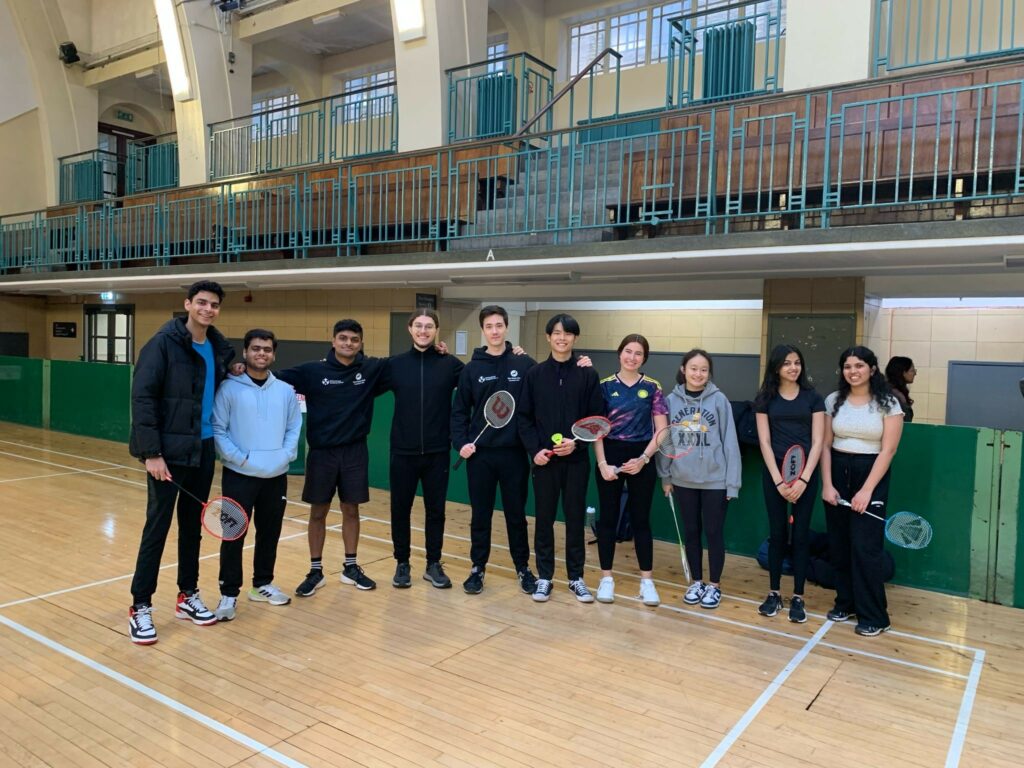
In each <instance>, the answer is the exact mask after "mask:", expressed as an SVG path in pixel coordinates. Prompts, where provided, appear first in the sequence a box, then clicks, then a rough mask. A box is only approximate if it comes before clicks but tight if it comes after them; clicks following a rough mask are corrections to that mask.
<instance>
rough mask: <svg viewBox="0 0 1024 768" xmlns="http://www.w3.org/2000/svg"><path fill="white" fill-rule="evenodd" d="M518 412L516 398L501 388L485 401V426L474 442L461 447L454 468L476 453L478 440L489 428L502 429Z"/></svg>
mask: <svg viewBox="0 0 1024 768" xmlns="http://www.w3.org/2000/svg"><path fill="white" fill-rule="evenodd" d="M515 412H516V399H515V398H514V397H512V394H511V393H510V392H506V391H505V390H504V389H500V390H498V391H497V392H495V393H494V394H493V395H491V396H490V397H488V398H487V400H485V401H484V407H483V416H484V428H483V429H481V430H480V434H478V435H477V436H476V438H475V439H474V440H473V442H472V443H467V444H466V445H464V446H462V447H461V448H460V449H459V458H458V460H457V461H456V462H455V466H453V467H452V469H458V468H459V467H461V466H462V462H464V461H465V460H466V459H468V458H469V457H470V456H472V455H473V454H474V453H476V442H477V440H479V439H480V438H481V437H483V434H484V432H486V431H487V430H488V428H491V427H493V428H494V429H502V428H504V427H505V426H507V425H508V423H509V422H510V421H512V416H514V415H515Z"/></svg>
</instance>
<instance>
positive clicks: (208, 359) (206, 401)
mask: <svg viewBox="0 0 1024 768" xmlns="http://www.w3.org/2000/svg"><path fill="white" fill-rule="evenodd" d="M192 348H193V349H194V350H195V351H196V352H198V353H199V356H200V357H202V358H203V362H204V363H206V380H205V382H204V384H203V428H202V438H203V440H206V439H207V438H208V437H213V422H212V421H211V420H210V417H211V416H212V415H213V395H214V390H215V389H216V387H217V384H216V381H215V379H214V376H213V345H212V344H211V343H210V341H209V339H207V340H206V341H204V342H203V343H202V344H197V343H196V342H195V341H193V342H192Z"/></svg>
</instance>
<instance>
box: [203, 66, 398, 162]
mask: <svg viewBox="0 0 1024 768" xmlns="http://www.w3.org/2000/svg"><path fill="white" fill-rule="evenodd" d="M388 89H390V92H387V91H388ZM382 91H383V92H382ZM209 134H210V180H211V181H217V180H219V179H227V178H232V177H235V176H246V175H253V174H265V173H276V172H278V171H282V170H287V169H289V168H298V167H301V166H305V165H322V164H324V163H328V162H339V161H342V160H347V159H351V158H356V157H367V156H372V155H380V154H387V153H390V152H395V151H396V150H397V149H398V102H397V96H396V95H395V93H394V82H391V83H380V84H376V85H373V86H369V87H366V88H359V89H357V90H352V91H346V92H345V93H341V94H338V95H336V96H330V97H328V98H326V99H317V100H314V101H307V102H303V103H301V104H293V105H289V106H286V107H281V108H278V109H271V110H265V111H263V112H256V113H254V114H251V115H246V116H245V117H240V118H235V119H232V120H224V121H221V122H218V123H211V124H210V126H209Z"/></svg>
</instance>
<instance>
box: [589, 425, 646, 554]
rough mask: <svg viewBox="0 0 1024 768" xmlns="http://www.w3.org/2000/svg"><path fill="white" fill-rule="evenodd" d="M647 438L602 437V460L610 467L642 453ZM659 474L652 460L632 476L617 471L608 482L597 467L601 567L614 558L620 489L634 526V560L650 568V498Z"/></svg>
mask: <svg viewBox="0 0 1024 768" xmlns="http://www.w3.org/2000/svg"><path fill="white" fill-rule="evenodd" d="M648 443H649V441H647V440H645V441H644V442H642V443H641V442H627V441H625V440H605V441H604V459H605V461H607V462H608V464H609V466H612V467H617V466H621V465H622V464H625V463H626V462H627V461H629V460H630V459H635V458H637V457H638V456H639V455H640V454H641V453H643V451H644V448H646V447H647V445H648ZM657 482H658V473H657V472H656V471H655V469H654V462H653V461H652V462H651V463H649V464H648V465H647V466H645V467H644V468H643V469H641V470H640V472H638V473H637V474H635V475H625V474H619V475H617V476H616V478H615V479H614V480H612V481H611V482H609V481H607V480H605V479H604V478H603V477H601V470H600V468H599V467H598V468H597V498H598V502H599V505H600V507H601V516H600V517H599V518H598V520H597V552H598V556H599V557H600V559H601V570H604V571H610V570H611V569H612V564H613V563H614V561H615V540H616V531H617V529H618V525H619V510H620V509H621V508H622V491H623V488H625V490H626V492H627V493H628V494H629V495H628V496H627V498H626V509H625V511H626V514H628V515H629V523H630V525H631V526H632V527H633V546H634V547H635V548H636V561H637V565H638V566H639V568H640V570H641V571H649V570H651V568H652V567H653V562H654V537H653V536H652V535H651V500H652V499H653V498H654V486H655V485H656V484H657Z"/></svg>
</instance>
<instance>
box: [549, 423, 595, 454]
mask: <svg viewBox="0 0 1024 768" xmlns="http://www.w3.org/2000/svg"><path fill="white" fill-rule="evenodd" d="M611 431H612V423H611V422H610V421H608V419H606V418H605V417H604V416H584V417H583V418H582V419H577V420H576V421H574V422H573V425H572V428H571V432H572V436H573V439H574V440H581V441H582V442H584V443H593V442H596V441H597V440H600V439H601V438H603V437H608V435H609V434H610V433H611ZM556 438H557V439H556ZM551 442H553V443H554V444H555V445H558V444H559V443H561V442H562V436H561V435H552V436H551ZM554 453H555V452H554V451H552V450H550V449H549V450H547V451H545V452H544V454H545V455H546V456H553V455H554Z"/></svg>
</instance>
